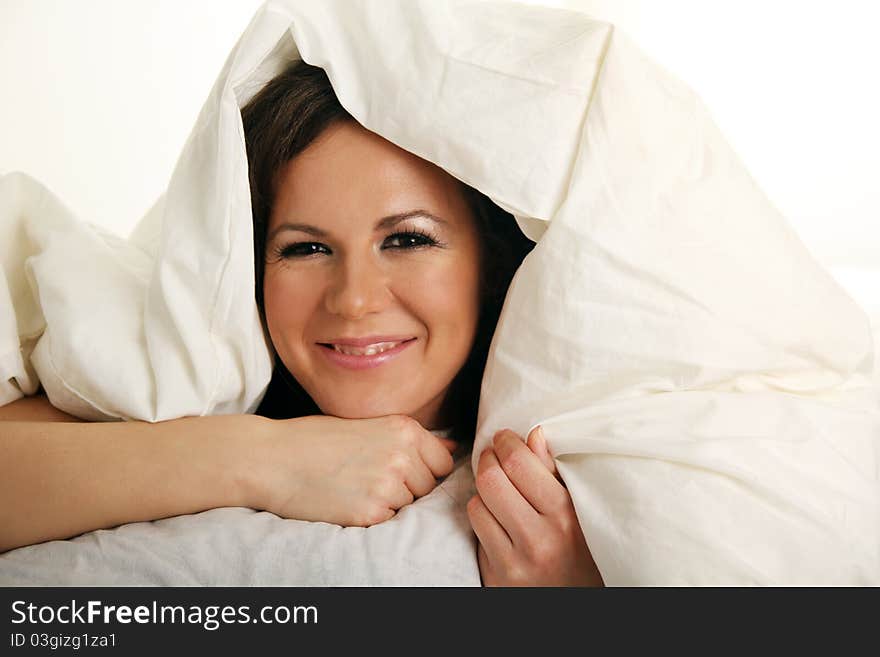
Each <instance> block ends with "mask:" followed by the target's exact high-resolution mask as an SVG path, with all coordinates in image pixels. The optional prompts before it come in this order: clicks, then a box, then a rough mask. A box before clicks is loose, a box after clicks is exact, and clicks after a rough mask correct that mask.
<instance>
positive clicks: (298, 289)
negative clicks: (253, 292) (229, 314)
mask: <svg viewBox="0 0 880 657" xmlns="http://www.w3.org/2000/svg"><path fill="white" fill-rule="evenodd" d="M315 289H317V285H311V284H309V283H308V282H307V281H303V276H302V275H301V274H300V273H297V274H296V275H294V274H293V273H292V272H290V271H286V270H285V269H284V268H283V267H280V266H275V267H272V268H271V269H270V267H269V266H268V265H267V267H266V275H265V278H264V280H263V302H264V306H265V309H266V324H267V327H268V329H269V333H270V336H271V337H272V341H273V342H274V343H275V346H276V349H277V348H278V347H279V342H281V341H283V339H285V338H286V339H288V340H289V339H290V338H291V337H294V336H295V335H296V334H301V333H302V332H303V329H304V328H305V325H306V323H307V321H308V317H309V316H310V314H311V309H312V307H313V306H314V299H313V298H312V297H313V296H314V292H312V294H310V293H309V292H310V291H313V290H315Z"/></svg>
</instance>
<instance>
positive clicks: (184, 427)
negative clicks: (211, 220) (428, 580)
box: [0, 63, 601, 585]
mask: <svg viewBox="0 0 880 657" xmlns="http://www.w3.org/2000/svg"><path fill="white" fill-rule="evenodd" d="M242 117H243V122H244V128H245V138H246V143H247V148H248V159H249V166H250V176H251V192H252V204H253V214H254V248H255V265H256V274H257V276H256V280H257V286H256V297H257V303H258V307H259V309H260V312H261V314H262V316H263V320H264V325H265V327H266V331H267V333H268V336H269V337H270V339H271V344H272V346H273V348H274V350H275V352H276V366H275V371H274V375H273V379H272V382H271V383H270V386H269V389H268V391H267V393H266V396H265V398H264V400H263V403H262V405H261V407H260V408H259V409H258V411H257V414H256V415H252V416H248V415H242V416H223V417H200V418H182V419H180V420H172V421H168V422H162V423H157V424H155V425H150V424H146V423H140V422H130V423H118V424H117V423H114V424H91V425H88V426H84V425H81V424H76V423H74V421H75V418H71V417H69V416H65V415H64V414H63V413H61V412H59V411H57V410H56V409H54V408H52V407H51V405H50V404H49V403H48V401H47V400H46V399H45V398H44V397H42V398H31V399H25V400H21V401H19V402H16V403H14V404H10V405H8V406H7V407H4V408H2V409H0V420H3V421H4V425H3V442H2V449H3V454H2V458H0V464H2V465H0V469H2V471H0V495H2V500H0V501H2V503H0V508H2V509H3V511H2V513H3V517H2V518H0V527H3V529H2V530H0V532H2V533H0V549H3V550H5V549H10V548H12V547H18V546H21V545H27V544H31V543H35V542H39V541H44V540H49V539H53V538H67V537H70V536H73V535H76V534H79V533H82V532H85V531H89V530H93V529H97V528H100V527H111V526H115V525H118V524H122V523H127V522H134V521H140V520H152V519H157V518H163V517H168V516H174V515H181V514H185V513H194V512H198V511H202V510H205V509H209V508H215V507H221V506H248V507H251V508H255V509H261V510H267V511H271V512H272V513H275V514H277V515H279V516H281V517H285V518H297V519H300V520H316V521H326V522H333V523H337V524H341V525H360V526H369V525H372V524H375V523H378V522H382V521H384V520H387V519H388V518H390V517H391V516H393V515H394V513H395V512H396V511H397V510H398V509H399V508H401V507H403V506H405V505H407V504H409V503H411V502H412V501H413V500H414V499H415V498H418V497H421V496H423V495H425V494H426V493H428V492H430V491H431V490H432V489H433V488H434V487H435V486H436V483H437V479H438V478H441V477H444V476H446V475H448V474H449V473H450V472H451V471H452V469H453V458H452V455H451V452H454V451H455V450H456V449H457V448H458V443H456V441H453V440H450V439H449V438H444V437H442V436H443V435H444V434H446V435H451V436H452V437H454V438H456V439H457V440H459V441H463V440H465V439H466V438H468V437H472V436H473V433H474V427H475V423H476V410H477V404H478V400H479V386H480V380H481V377H482V372H483V367H484V365H485V360H486V354H487V352H488V347H489V343H490V341H491V337H492V332H493V331H494V327H495V324H496V322H497V319H498V314H499V312H500V307H501V303H502V301H503V299H504V295H505V293H506V290H507V286H508V284H509V282H510V279H511V277H512V275H513V272H514V271H515V269H516V267H517V266H518V265H519V262H520V261H521V260H522V258H523V257H524V255H525V254H526V253H527V252H528V250H529V249H530V248H531V243H530V242H528V240H526V239H525V238H524V237H523V236H522V235H521V234H520V233H519V231H518V229H517V228H516V226H515V224H514V223H513V221H512V218H510V217H509V215H508V216H506V217H505V216H504V215H503V213H501V212H500V210H498V209H497V208H496V207H495V206H494V205H493V204H491V202H490V201H489V200H488V199H487V198H486V197H484V196H482V195H481V194H479V193H478V192H476V191H475V190H472V189H470V188H467V187H466V186H464V185H463V184H462V183H460V182H458V181H456V180H455V179H454V178H452V177H451V176H449V175H448V174H447V173H445V172H444V171H443V170H441V169H439V168H438V167H436V166H434V165H432V164H430V163H428V162H426V161H424V160H421V159H420V158H418V157H416V156H415V155H413V154H411V153H408V152H407V151H404V150H402V149H400V148H398V147H397V146H395V145H393V144H391V143H390V142H388V141H386V140H384V139H382V138H381V137H379V136H378V135H375V134H373V133H371V132H369V131H367V130H365V129H364V128H362V127H361V126H360V125H359V124H357V123H356V122H355V121H354V120H352V119H351V117H350V116H348V114H347V113H346V112H345V110H344V109H343V108H342V107H341V105H340V104H339V102H338V100H337V99H336V97H335V95H334V93H333V90H332V87H331V86H330V84H329V81H328V80H327V77H326V75H325V74H324V72H323V71H322V70H321V69H318V68H315V67H311V66H308V65H306V64H304V63H299V64H297V65H294V66H293V67H291V68H290V69H289V70H288V71H286V72H285V73H284V74H282V75H281V76H279V77H278V78H276V79H275V80H273V81H272V82H270V83H269V84H268V85H267V86H266V87H265V88H264V89H263V90H262V91H261V92H260V93H259V94H258V95H257V96H256V97H255V98H254V99H253V100H252V101H251V102H250V103H249V104H248V105H247V106H246V107H245V108H244V109H243V110H242ZM365 164H366V166H365ZM50 421H55V422H56V423H50ZM57 421H61V422H60V423H57ZM432 431H434V432H436V433H437V434H440V435H439V436H438V435H435V434H434V433H432ZM181 435H186V436H187V439H186V440H185V441H184V440H181V439H180V436H181ZM72 444H75V445H76V449H70V448H69V446H70V445H72ZM466 462H467V461H466V460H464V461H463V463H466ZM554 472H555V470H554V466H553V461H552V459H551V458H550V457H549V454H548V452H547V449H546V446H545V444H544V443H543V439H542V436H541V435H540V431H533V432H532V434H531V435H530V436H528V443H527V445H526V444H524V443H523V441H522V439H521V438H520V437H519V436H516V435H515V434H512V432H509V431H504V432H499V434H498V435H496V437H495V443H494V448H493V449H489V450H486V452H484V453H483V454H482V455H481V458H480V462H479V467H478V472H477V480H476V484H477V490H478V495H476V496H475V497H474V498H473V499H472V500H471V501H470V502H469V504H468V514H469V517H470V519H471V522H472V525H473V527H474V531H475V533H476V534H477V537H478V539H479V542H480V547H479V553H478V558H479V564H480V570H481V573H482V576H483V581H484V583H485V584H501V585H504V584H536V585H575V584H591V583H592V584H600V583H601V578H600V577H599V574H598V571H597V570H596V568H595V565H594V564H593V561H592V558H591V557H590V554H589V550H588V549H587V547H586V544H585V543H584V539H583V535H582V533H581V531H580V528H579V526H578V524H577V519H576V517H575V515H574V509H573V506H572V503H571V500H570V498H569V496H568V494H567V492H566V491H565V489H564V487H563V486H562V484H561V483H560V482H559V481H558V480H557V478H556V477H554ZM13 509H15V510H16V511H15V512H13V511H12V510H13Z"/></svg>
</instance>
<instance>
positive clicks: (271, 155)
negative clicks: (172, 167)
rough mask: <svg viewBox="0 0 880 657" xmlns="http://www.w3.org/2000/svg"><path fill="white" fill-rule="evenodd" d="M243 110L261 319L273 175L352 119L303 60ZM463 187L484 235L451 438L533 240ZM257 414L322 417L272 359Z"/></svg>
mask: <svg viewBox="0 0 880 657" xmlns="http://www.w3.org/2000/svg"><path fill="white" fill-rule="evenodd" d="M241 115H242V122H243V124H244V135H245V145H246V147H247V157H248V167H249V178H250V187H251V205H252V209H253V221H254V267H255V274H256V290H255V294H256V299H257V307H258V308H259V310H260V316H261V317H262V318H263V322H264V324H265V309H264V304H263V274H264V270H265V262H266V260H265V257H266V256H265V250H266V231H267V227H268V223H269V215H270V213H271V209H272V202H273V199H274V194H275V186H276V182H277V176H278V173H279V172H280V170H281V169H282V167H283V166H284V165H285V164H287V162H289V161H290V160H292V159H293V158H294V157H296V156H297V155H298V154H299V153H301V152H302V151H303V150H305V149H306V148H307V147H308V146H309V144H311V143H312V142H313V141H314V140H315V139H316V138H317V137H318V136H319V135H320V134H321V133H322V132H323V131H324V130H325V129H326V128H327V127H329V126H330V125H331V124H332V123H334V122H336V121H344V120H351V121H353V120H354V119H353V118H352V117H351V115H350V114H349V113H348V112H347V111H346V110H345V108H343V107H342V105H341V104H340V103H339V100H338V99H337V97H336V94H335V93H334V91H333V87H332V86H331V85H330V80H329V79H328V77H327V74H326V73H325V72H324V70H323V69H321V68H318V67H316V66H311V65H310V64H306V63H305V62H304V61H301V60H300V61H297V62H295V63H294V64H292V65H291V66H289V67H288V68H287V70H285V71H284V72H283V73H281V74H280V75H278V76H277V77H275V78H274V79H272V80H271V81H270V82H269V83H268V84H267V85H266V86H265V87H263V89H262V90H260V92H259V93H258V94H257V95H256V96H254V97H253V99H251V101H250V102H248V103H247V105H245V107H244V108H242V110H241ZM460 184H461V188H462V192H463V193H464V197H465V199H466V200H467V202H468V205H469V206H470V208H471V211H472V212H473V215H474V220H475V221H476V225H477V229H478V232H479V235H480V240H481V247H482V248H481V251H482V254H483V262H482V263H481V276H480V297H481V302H482V303H481V310H480V318H479V322H478V325H477V332H476V336H475V339H474V344H473V347H472V349H471V353H470V355H469V357H468V359H467V361H466V362H465V364H464V366H463V367H462V369H461V370H460V371H459V373H458V374H457V375H456V377H455V379H454V380H453V382H452V385H451V386H450V390H449V393H448V395H447V398H446V400H445V401H444V405H443V409H442V411H441V413H442V415H443V416H445V417H453V418H454V420H453V426H452V429H453V431H452V435H453V436H455V438H456V439H458V440H463V441H470V440H472V439H473V437H474V433H475V431H476V422H477V409H478V405H479V397H480V384H481V382H482V378H483V370H484V368H485V366H486V357H487V355H488V352H489V345H490V343H491V341H492V336H493V335H494V333H495V326H496V324H497V322H498V316H499V314H500V312H501V306H502V305H503V303H504V298H505V296H506V295H507V289H508V287H509V285H510V281H511V279H512V278H513V275H514V273H515V272H516V270H517V268H518V267H519V265H520V263H521V262H522V260H523V258H524V257H525V256H526V255H527V254H528V253H529V251H531V250H532V248H533V247H534V243H533V242H532V241H531V240H529V239H528V238H527V237H525V236H524V235H523V234H522V232H521V231H520V230H519V227H518V226H517V225H516V221H515V220H514V218H513V216H512V215H510V214H509V213H507V212H505V211H504V210H502V209H501V208H499V207H498V206H497V205H495V204H494V203H493V202H492V201H491V200H490V199H489V198H488V197H487V196H485V195H484V194H482V193H480V192H479V191H477V190H475V189H473V188H472V187H469V186H467V185H465V184H464V183H460ZM257 414H259V415H264V416H266V417H273V418H291V417H300V416H303V415H320V414H321V410H320V409H319V408H318V406H317V405H316V404H315V402H314V401H313V400H312V399H311V397H310V396H309V395H308V393H306V391H305V390H304V389H303V387H302V386H301V385H300V384H299V382H297V381H296V379H295V378H294V377H293V376H292V375H291V374H290V372H289V371H288V370H287V368H286V367H285V366H284V363H282V362H281V359H280V358H278V357H277V356H276V358H275V367H274V369H273V373H272V380H271V382H270V383H269V388H268V390H267V391H266V395H265V396H264V398H263V401H262V403H261V404H260V407H259V408H258V409H257Z"/></svg>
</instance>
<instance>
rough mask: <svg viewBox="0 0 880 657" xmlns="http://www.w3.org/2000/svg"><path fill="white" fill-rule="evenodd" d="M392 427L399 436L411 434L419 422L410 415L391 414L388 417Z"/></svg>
mask: <svg viewBox="0 0 880 657" xmlns="http://www.w3.org/2000/svg"><path fill="white" fill-rule="evenodd" d="M388 422H389V424H390V428H391V430H392V431H394V432H395V433H396V434H397V435H399V436H409V435H410V434H412V433H414V431H413V430H414V429H415V425H416V424H417V422H416V421H415V420H414V419H413V418H411V417H410V416H409V415H402V414H398V415H391V416H389V417H388Z"/></svg>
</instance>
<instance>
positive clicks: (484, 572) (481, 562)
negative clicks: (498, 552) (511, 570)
mask: <svg viewBox="0 0 880 657" xmlns="http://www.w3.org/2000/svg"><path fill="white" fill-rule="evenodd" d="M477 565H478V566H479V567H480V580H481V581H482V583H483V586H499V581H498V576H497V575H496V574H495V568H494V567H493V566H492V561H491V560H490V559H489V556H488V555H487V554H486V550H485V549H483V546H482V545H481V544H477Z"/></svg>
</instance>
